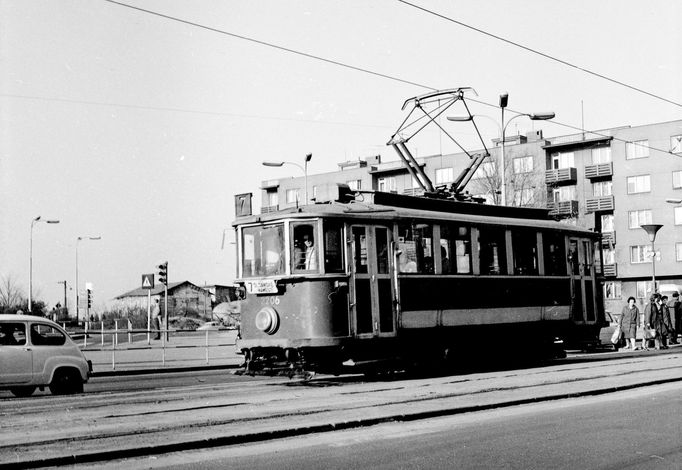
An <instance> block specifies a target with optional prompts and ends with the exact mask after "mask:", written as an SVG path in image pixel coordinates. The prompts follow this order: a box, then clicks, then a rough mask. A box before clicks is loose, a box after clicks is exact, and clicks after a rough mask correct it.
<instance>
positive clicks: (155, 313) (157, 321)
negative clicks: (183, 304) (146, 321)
mask: <svg viewBox="0 0 682 470" xmlns="http://www.w3.org/2000/svg"><path fill="white" fill-rule="evenodd" d="M152 318H153V319H154V330H156V336H154V339H161V309H160V308H159V299H156V303H155V304H154V308H153V309H152Z"/></svg>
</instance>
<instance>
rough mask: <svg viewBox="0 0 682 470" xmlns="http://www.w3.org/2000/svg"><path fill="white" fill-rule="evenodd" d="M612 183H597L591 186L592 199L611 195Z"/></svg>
mask: <svg viewBox="0 0 682 470" xmlns="http://www.w3.org/2000/svg"><path fill="white" fill-rule="evenodd" d="M612 186H613V182H612V181H599V182H597V183H593V184H592V193H593V194H594V197H604V196H610V195H611V188H612Z"/></svg>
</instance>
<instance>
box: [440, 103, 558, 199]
mask: <svg viewBox="0 0 682 470" xmlns="http://www.w3.org/2000/svg"><path fill="white" fill-rule="evenodd" d="M508 101H509V95H508V94H507V93H502V94H501V95H500V109H501V110H502V120H501V121H500V122H501V123H500V124H498V123H497V122H496V121H495V124H497V127H498V129H499V131H500V144H501V145H500V193H501V194H500V196H501V198H500V204H501V205H503V206H506V205H507V187H506V173H505V168H504V144H505V133H506V131H507V126H508V125H509V123H510V122H512V121H513V120H514V119H516V118H519V117H522V116H525V117H527V118H529V119H530V120H531V121H547V120H549V119H553V118H554V116H556V114H555V113H553V112H551V111H549V112H544V113H522V114H517V115H516V116H513V117H512V118H510V119H509V120H508V121H507V122H506V123H505V122H504V110H505V108H506V107H507V102H508ZM474 117H486V118H488V119H492V118H490V117H489V116H481V115H476V114H470V115H469V116H448V121H455V122H462V121H471V120H473V119H474Z"/></svg>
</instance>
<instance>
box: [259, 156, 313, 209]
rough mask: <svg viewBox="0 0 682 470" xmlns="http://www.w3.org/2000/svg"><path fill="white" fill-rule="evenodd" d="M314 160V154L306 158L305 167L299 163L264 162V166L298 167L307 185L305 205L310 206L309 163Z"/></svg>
mask: <svg viewBox="0 0 682 470" xmlns="http://www.w3.org/2000/svg"><path fill="white" fill-rule="evenodd" d="M312 158H313V154H312V153H309V154H307V155H306V156H305V160H304V161H303V166H301V165H299V164H298V163H294V162H262V164H263V166H273V167H280V166H283V165H294V166H295V167H298V168H299V169H300V170H301V171H302V172H303V178H304V182H303V184H305V191H304V194H305V203H306V204H308V162H309V161H310V160H311V159H312Z"/></svg>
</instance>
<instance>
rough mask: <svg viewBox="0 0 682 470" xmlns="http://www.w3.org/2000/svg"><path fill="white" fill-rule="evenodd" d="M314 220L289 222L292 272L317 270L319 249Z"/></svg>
mask: <svg viewBox="0 0 682 470" xmlns="http://www.w3.org/2000/svg"><path fill="white" fill-rule="evenodd" d="M316 227H317V223H316V222H305V223H296V224H293V223H292V224H291V234H292V237H291V239H292V252H291V260H292V264H293V266H292V269H291V271H292V272H306V273H309V272H317V271H318V270H319V251H318V246H317V245H318V243H317V239H316V238H317V237H316V236H315V234H316Z"/></svg>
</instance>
